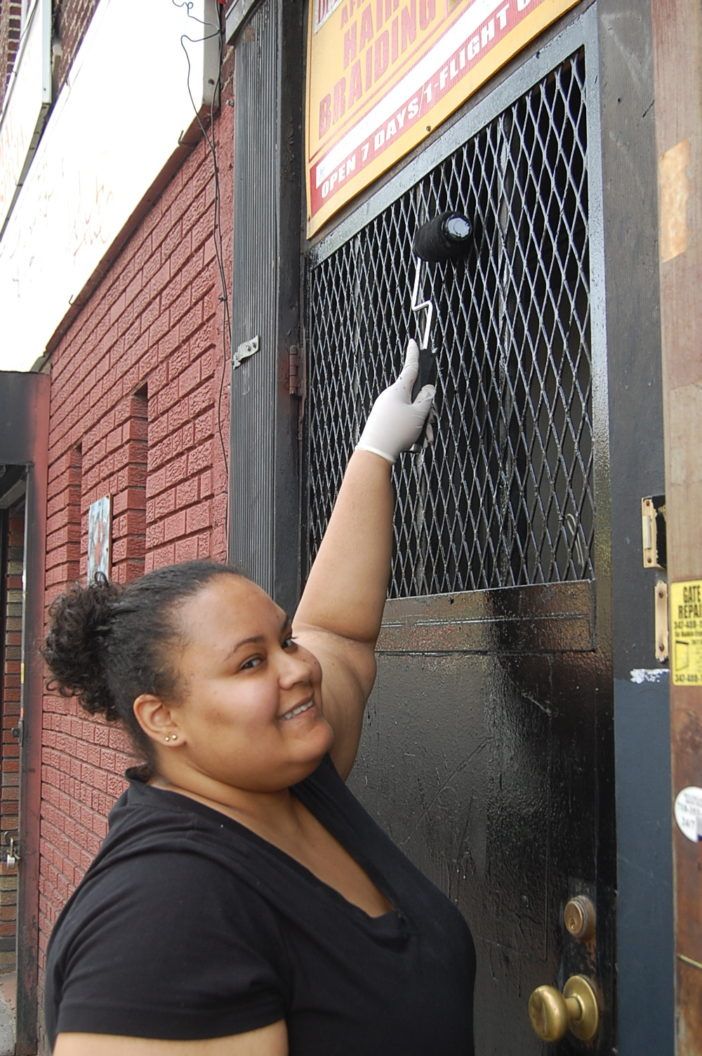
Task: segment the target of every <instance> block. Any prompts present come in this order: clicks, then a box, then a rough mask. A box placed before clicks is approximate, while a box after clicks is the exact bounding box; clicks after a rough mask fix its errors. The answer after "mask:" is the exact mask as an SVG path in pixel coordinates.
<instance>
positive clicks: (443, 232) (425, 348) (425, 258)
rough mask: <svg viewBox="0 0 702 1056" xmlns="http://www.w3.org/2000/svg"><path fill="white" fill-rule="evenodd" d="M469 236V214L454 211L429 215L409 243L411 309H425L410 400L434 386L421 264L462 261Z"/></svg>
mask: <svg viewBox="0 0 702 1056" xmlns="http://www.w3.org/2000/svg"><path fill="white" fill-rule="evenodd" d="M472 236H473V225H472V224H471V222H470V220H469V219H468V217H467V216H464V215H463V213H457V212H454V211H449V212H446V213H441V214H440V215H439V216H435V217H432V219H431V220H427V222H426V223H424V224H422V225H421V227H418V228H417V230H416V232H415V235H414V240H413V242H412V252H413V253H414V255H415V258H416V269H415V273H414V286H413V288H412V311H413V312H421V311H424V312H426V315H425V317H424V329H423V331H422V333H421V334H420V338H419V341H418V344H419V372H418V374H417V380H416V382H415V383H414V387H413V389H412V399H415V397H416V395H417V393H418V392H419V390H420V389H421V388H422V387H423V386H424V385H433V384H435V382H436V353H435V352H434V350H432V349H430V348H429V336H430V333H431V326H432V322H433V320H434V304H433V302H432V301H431V300H424V301H420V300H419V297H420V286H421V278H422V268H423V265H424V264H425V263H426V264H443V263H445V262H446V261H454V262H455V261H459V260H461V259H462V258H464V257H465V256H466V255H467V253H468V250H469V249H470V246H471V243H472ZM420 439H421V438H420Z"/></svg>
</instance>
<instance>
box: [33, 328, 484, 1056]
mask: <svg viewBox="0 0 702 1056" xmlns="http://www.w3.org/2000/svg"><path fill="white" fill-rule="evenodd" d="M417 358H418V352H417V346H416V345H415V344H414V342H410V347H409V349H408V354H407V361H406V363H405V367H404V369H403V371H402V374H401V375H400V377H399V378H398V380H397V381H396V382H395V383H394V385H392V386H390V388H388V389H386V390H385V392H383V393H382V394H381V396H380V397H379V398H378V400H377V401H376V403H375V405H374V407H373V409H372V411H371V414H370V416H369V419H368V422H367V424H366V427H365V429H364V431H363V435H362V437H361V440H360V441H359V444H358V447H357V449H356V451H355V452H354V454H353V456H352V458H351V460H350V462H349V465H348V468H347V471H346V475H345V477H344V481H343V483H342V487H341V489H340V492H339V496H338V499H337V502H336V505H335V508H334V512H333V515H332V518H331V520H330V523H329V527H328V529H327V532H326V534H325V537H324V540H323V543H322V546H321V547H320V550H319V554H318V556H317V558H316V560H315V563H314V566H313V568H312V570H311V572H310V576H309V579H308V582H307V585H306V587H305V591H304V593H303V596H302V599H301V602H300V605H299V607H298V609H297V612H296V613H295V618H294V621H293V623H292V625H291V622H290V619H289V617H288V616H287V615H286V614H285V613H284V612H283V611H282V610H281V609H280V608H279V607H278V606H277V605H276V604H275V603H274V602H273V601H272V600H271V598H269V597H268V595H267V594H265V593H264V592H263V591H262V590H260V589H259V588H258V587H257V586H255V584H253V583H252V582H250V581H249V580H248V579H246V578H245V577H243V576H241V575H240V574H238V573H236V572H235V571H234V570H232V569H230V568H227V567H225V566H221V565H217V564H214V563H209V562H207V563H197V562H195V563H192V564H188V565H182V566H173V567H172V568H168V569H161V570H158V571H156V572H152V573H150V574H149V575H147V576H145V577H143V579H141V580H138V581H136V582H135V583H132V584H130V585H129V586H127V587H125V588H116V587H113V586H111V585H109V584H108V583H107V582H106V581H104V580H103V581H102V582H97V583H95V584H93V585H90V586H88V587H87V588H75V589H74V590H73V591H71V592H69V593H68V594H67V595H64V597H63V598H61V599H59V601H58V602H57V603H55V605H54V607H53V609H52V626H51V629H50V633H49V636H48V638H47V644H46V650H45V651H46V657H47V660H48V662H49V665H50V667H51V670H52V673H53V677H54V680H55V682H56V684H57V685H58V687H59V689H60V691H61V692H62V693H64V694H65V695H71V694H76V695H77V696H78V697H79V699H80V700H81V701H82V703H83V705H84V706H85V707H86V708H87V709H88V710H89V711H91V712H100V713H102V714H103V715H105V716H106V717H107V718H108V719H119V720H120V721H121V722H122V723H123V724H124V725H125V726H126V728H127V729H128V730H129V732H130V733H131V735H132V739H133V740H134V742H135V746H136V748H137V749H138V750H139V751H140V753H141V754H142V755H143V756H144V758H145V760H146V763H145V765H144V766H142V767H140V768H136V769H134V770H132V771H129V772H128V774H127V776H128V777H129V779H130V785H129V789H128V790H127V792H125V794H124V795H123V796H122V797H121V798H120V800H119V801H118V802H117V804H116V806H115V808H114V809H113V811H112V813H111V815H110V830H109V833H108V836H107V838H106V840H105V843H104V844H103V846H102V848H101V850H100V853H99V854H98V856H97V858H96V859H95V861H94V862H93V864H92V865H91V867H90V869H89V870H88V872H87V874H86V876H85V878H84V880H83V881H82V883H81V885H80V886H79V888H78V890H77V891H76V893H75V894H74V895H73V897H72V899H71V900H70V901H69V903H68V905H67V906H66V908H65V909H64V911H63V913H62V914H61V917H60V918H59V920H58V922H57V925H56V928H55V929H54V933H53V935H52V939H51V943H50V948H49V954H48V963H47V979H46V1020H47V1031H48V1034H49V1038H50V1041H51V1044H52V1046H53V1052H54V1056H122V1054H125V1056H178V1054H182V1056H185V1054H187V1056H381V1054H382V1056H391V1054H393V1056H394V1054H396V1053H397V1054H398V1056H399V1054H402V1056H427V1054H428V1053H432V1054H434V1053H436V1054H437V1056H471V1054H472V1052H473V1042H472V1008H471V1006H472V987H473V975H474V954H473V945H472V941H471V938H470V934H469V932H468V929H467V927H466V925H465V923H464V921H463V919H462V918H461V916H460V915H459V913H458V911H457V910H456V909H455V907H454V906H452V905H451V903H450V902H449V901H448V899H446V898H445V897H444V896H443V895H442V894H441V893H440V892H439V891H438V890H437V889H436V888H435V887H434V886H433V885H432V884H430V883H429V881H428V880H426V879H425V878H424V877H423V876H421V874H420V873H419V872H418V871H417V870H416V869H415V868H414V867H413V866H412V865H411V864H410V863H409V862H408V861H407V860H406V859H405V858H404V856H403V855H402V854H401V853H400V852H399V851H398V850H397V849H396V848H395V847H394V846H393V844H392V843H391V842H390V840H389V839H388V838H387V837H386V836H385V835H384V834H383V833H382V831H381V830H380V829H379V828H378V827H377V826H376V825H375V824H374V822H373V821H372V820H371V819H370V817H369V816H368V815H367V814H366V813H365V812H364V811H363V809H362V808H361V807H360V805H359V804H358V803H357V802H356V800H355V799H354V798H353V796H352V795H351V794H350V792H348V790H347V789H346V787H345V785H344V783H343V779H345V778H346V776H347V775H348V773H349V771H350V770H351V767H352V765H353V762H354V758H355V755H356V750H357V746H358V741H359V736H360V732H361V723H362V716H363V709H364V706H365V702H366V700H367V698H368V695H369V693H370V691H371V688H372V685H373V681H374V677H375V660H374V645H375V641H376V638H377V635H378V631H379V628H380V621H381V617H382V611H383V605H384V601H385V594H386V589H387V582H388V574H389V567H390V556H391V542H392V523H391V522H392V490H391V480H390V476H391V466H392V463H393V462H394V461H395V459H396V457H397V455H398V454H399V452H400V451H401V450H404V449H406V448H408V447H410V446H411V445H412V444H413V443H414V442H415V441H416V440H417V438H418V436H419V435H420V433H421V431H422V428H423V426H424V423H425V420H426V418H427V415H428V413H429V410H430V407H431V403H432V399H433V395H434V390H433V388H431V387H426V388H424V389H423V390H422V391H421V392H420V394H419V395H418V397H417V398H416V400H415V401H414V402H412V400H411V395H410V394H411V391H412V385H413V382H414V380H415V378H416V374H417Z"/></svg>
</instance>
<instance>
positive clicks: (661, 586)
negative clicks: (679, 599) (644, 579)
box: [654, 579, 669, 663]
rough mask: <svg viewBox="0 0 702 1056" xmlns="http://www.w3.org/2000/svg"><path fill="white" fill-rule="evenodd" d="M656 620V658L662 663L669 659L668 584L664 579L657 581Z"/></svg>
mask: <svg viewBox="0 0 702 1056" xmlns="http://www.w3.org/2000/svg"><path fill="white" fill-rule="evenodd" d="M654 612H655V614H656V618H655V621H654V626H655V631H654V633H655V635H656V660H658V661H659V662H660V663H662V662H663V661H664V660H667V659H668V637H669V631H668V584H667V583H666V582H665V580H663V579H659V580H658V582H657V583H656V590H655V600H654Z"/></svg>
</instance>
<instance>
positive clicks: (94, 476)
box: [0, 0, 234, 1048]
mask: <svg viewBox="0 0 702 1056" xmlns="http://www.w3.org/2000/svg"><path fill="white" fill-rule="evenodd" d="M98 7H99V0H63V2H61V3H58V4H55V5H54V6H53V10H52V79H53V91H54V95H55V96H58V94H59V93H60V91H61V89H62V87H63V86H64V85H65V84H66V81H67V79H68V78H70V75H71V68H72V64H73V63H74V61H75V59H76V56H77V55H78V53H79V50H80V47H81V43H82V42H83V40H84V38H85V33H86V31H87V29H88V27H89V25H90V20H91V17H92V16H93V14H94V13H95V12H96V10H97V9H98ZM216 10H217V11H219V8H217V9H216ZM21 14H22V5H21V3H19V2H17V3H3V4H2V6H1V7H0V58H1V59H2V62H3V64H4V65H3V66H2V68H0V80H2V85H4V86H5V87H6V86H7V83H8V82H9V81H10V77H11V73H12V66H13V61H14V58H15V55H16V53H17V45H18V42H19V39H20V18H21ZM183 61H184V62H185V60H183ZM185 69H186V68H185V65H184V66H183V76H184V77H185V75H186V73H185ZM218 88H219V93H218V103H217V105H216V107H213V108H212V109H211V110H210V112H209V113H208V114H207V115H206V116H205V118H204V120H203V121H202V122H201V125H200V129H199V131H197V130H196V132H195V133H194V134H191V136H190V137H189V145H188V147H187V148H183V149H182V150H181V151H180V155H179V156H178V157H177V159H176V160H175V162H172V163H171V164H170V167H169V169H167V170H166V171H164V173H162V174H161V176H160V178H159V188H158V192H154V191H153V189H152V192H151V195H150V198H149V200H148V201H145V202H142V203H141V204H140V206H139V207H138V209H137V211H136V213H135V215H134V216H133V217H132V218H131V219H130V221H129V224H128V226H127V227H126V228H125V229H124V230H123V231H122V232H121V234H120V238H119V240H118V243H117V244H116V245H115V246H114V247H113V248H112V249H111V250H110V251H109V252H108V255H107V257H106V258H105V260H104V261H103V262H102V264H101V267H100V271H99V275H95V276H93V278H92V279H91V281H90V283H89V284H88V285H87V286H86V288H85V289H84V290H83V291H81V296H80V298H77V303H76V304H74V305H73V306H72V307H70V309H69V311H68V313H67V315H66V317H65V319H64V320H63V322H62V324H61V326H60V327H59V329H58V330H57V332H56V334H55V337H54V340H53V342H52V347H51V349H50V361H49V365H48V367H47V368H45V369H48V370H50V374H51V402H50V422H49V444H48V448H49V460H48V492H47V530H46V579H45V599H44V600H45V606H46V607H47V608H48V606H49V605H50V604H51V601H52V600H53V599H54V598H55V597H56V596H57V595H59V594H60V593H61V592H62V591H63V590H65V589H66V588H67V587H68V586H70V585H71V584H72V583H74V582H76V581H77V580H79V579H84V578H85V576H86V573H87V550H88V510H89V507H90V505H91V504H92V503H93V502H94V501H95V500H97V499H100V498H102V497H103V496H109V497H110V499H111V517H112V523H111V572H110V574H111V577H112V578H114V579H115V580H117V581H118V582H124V581H126V580H129V579H132V578H134V577H136V576H138V575H140V574H143V573H144V572H145V571H148V570H150V569H153V568H155V567H158V566H160V565H164V564H168V563H171V562H174V561H182V560H188V559H191V558H203V557H213V558H216V559H221V560H222V559H225V558H226V554H227V488H228V467H227V461H228V444H229V425H228V418H229V411H228V405H229V371H230V338H229V329H228V328H229V322H228V320H229V314H228V310H227V309H228V306H227V303H226V299H227V297H228V296H230V294H231V268H232V260H231V256H232V254H231V245H232V153H233V123H234V109H233V105H232V59H231V54H228V53H227V52H226V51H225V50H223V51H222V52H221V64H220V83H219V85H218ZM0 101H1V100H0ZM156 119H157V118H156ZM48 120H49V121H50V120H51V117H50V116H49V119H48ZM147 190H149V188H147V187H144V193H146V191H147ZM9 531H10V536H9V538H8V544H9V545H8V546H7V547H6V548H5V550H4V551H3V552H4V554H5V563H6V569H5V573H4V575H5V582H4V591H3V597H4V599H5V611H4V612H3V614H2V619H3V631H4V671H3V698H2V786H1V790H0V828H1V829H2V831H3V833H7V836H5V842H7V840H8V839H9V836H10V835H16V834H17V791H18V769H19V764H18V756H19V744H18V739H17V736H16V730H15V734H13V732H12V730H13V728H14V727H16V726H17V723H18V718H19V699H20V697H19V695H20V669H19V665H20V640H19V633H20V623H21V611H20V610H21V588H22V572H23V566H22V555H21V553H19V556H18V551H17V547H20V548H21V545H22V532H23V531H24V518H23V510H22V509H20V511H19V515H14V516H13V517H12V518H11V519H10V520H9ZM42 712H43V718H42V748H41V760H42V763H41V810H40V814H41V821H40V832H39V846H40V855H39V873H38V876H39V906H38V908H39V920H38V969H39V983H40V990H41V973H42V971H43V964H44V957H45V952H46V946H47V942H48V938H49V934H50V931H51V928H52V926H53V923H54V921H55V920H56V917H57V915H58V913H59V912H60V910H61V908H62V906H63V904H64V903H65V901H66V899H67V898H68V896H69V895H70V894H71V892H72V890H73V889H74V887H75V886H76V884H77V882H78V881H79V879H80V878H81V876H82V875H83V873H84V871H85V869H86V867H87V865H88V863H89V862H90V860H91V859H92V857H93V856H94V854H95V852H96V851H97V849H98V847H99V844H100V842H101V840H102V838H103V836H104V834H105V832H106V827H107V814H108V812H109V809H110V807H111V805H112V803H113V802H114V800H115V798H116V797H117V796H118V795H119V794H120V792H121V791H122V789H123V787H124V780H123V777H122V776H121V775H122V774H123V772H124V770H125V768H126V767H127V766H128V765H130V763H131V762H132V758H131V756H130V752H129V746H128V744H127V743H126V740H125V738H124V737H123V736H122V734H121V733H120V732H119V731H118V730H116V729H115V728H112V727H110V726H108V725H107V724H106V723H104V722H102V721H101V720H95V719H92V718H90V717H88V716H86V715H85V714H84V713H83V712H81V711H80V709H79V708H78V707H77V705H76V704H75V702H73V701H66V700H65V699H63V698H61V697H60V696H58V695H56V694H54V693H52V692H51V691H50V690H49V689H47V690H46V693H45V695H44V697H43V702H42ZM6 853H7V847H3V862H4V857H5V854H6ZM16 888H17V868H16V866H14V865H7V864H0V972H2V971H4V970H8V969H12V968H13V967H14V964H15V950H14V947H15V934H16V927H17V920H16ZM37 996H38V998H39V1002H38V1007H39V1008H40V994H39V995H37ZM39 1029H40V1048H41V1046H42V1045H44V1046H45V1044H46V1043H45V1040H44V1039H42V1037H41V1023H39Z"/></svg>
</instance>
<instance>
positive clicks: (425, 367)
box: [412, 348, 436, 402]
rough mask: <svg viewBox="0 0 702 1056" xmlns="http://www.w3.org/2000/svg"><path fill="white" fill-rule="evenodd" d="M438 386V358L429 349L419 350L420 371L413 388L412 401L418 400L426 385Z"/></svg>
mask: <svg viewBox="0 0 702 1056" xmlns="http://www.w3.org/2000/svg"><path fill="white" fill-rule="evenodd" d="M435 384H436V356H435V355H434V353H433V352H432V351H431V350H430V349H428V348H420V350H419V370H418V372H417V380H416V381H415V383H414V385H413V386H412V401H413V402H414V400H416V398H417V396H418V394H419V392H420V390H421V389H423V388H424V386H425V385H435Z"/></svg>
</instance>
